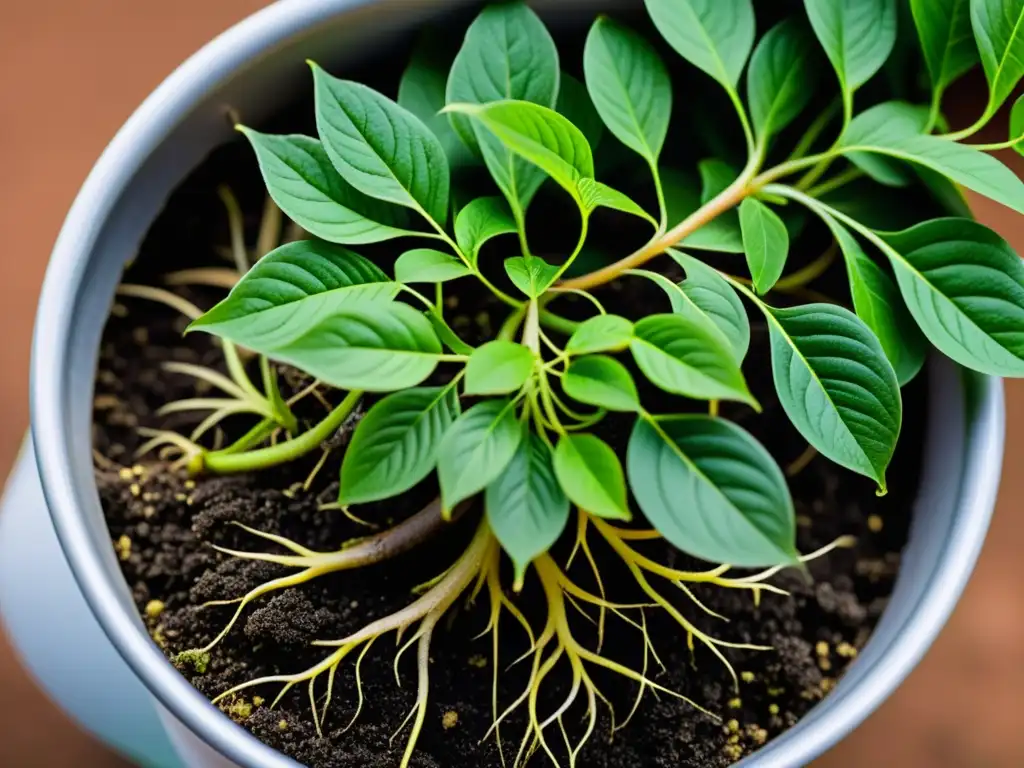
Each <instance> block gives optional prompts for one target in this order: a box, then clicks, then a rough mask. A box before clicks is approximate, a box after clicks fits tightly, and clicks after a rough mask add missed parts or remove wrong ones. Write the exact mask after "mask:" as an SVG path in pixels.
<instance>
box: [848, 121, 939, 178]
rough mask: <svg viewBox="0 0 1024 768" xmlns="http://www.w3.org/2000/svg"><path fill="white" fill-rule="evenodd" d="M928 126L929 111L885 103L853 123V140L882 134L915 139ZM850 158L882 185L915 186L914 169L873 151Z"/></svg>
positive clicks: (851, 128)
mask: <svg viewBox="0 0 1024 768" xmlns="http://www.w3.org/2000/svg"><path fill="white" fill-rule="evenodd" d="M927 126H928V108H927V107H922V106H919V105H917V104H908V103H907V102H905V101H886V102H883V103H881V104H877V105H876V106H874V107H871V108H870V109H867V110H865V111H864V112H862V113H861V114H859V115H857V116H856V117H855V118H854V119H853V122H852V123H851V124H850V128H849V133H848V134H847V135H852V136H853V137H854V138H856V137H858V136H861V135H868V136H870V135H873V134H875V133H876V132H879V131H881V132H882V133H884V134H885V135H887V136H893V137H897V136H904V137H905V136H915V135H919V134H922V133H924V132H925V129H926V128H927ZM847 158H848V159H849V160H850V162H852V163H853V164H854V165H856V166H857V167H858V168H860V169H861V170H862V171H864V173H866V174H868V175H869V176H870V177H871V178H873V179H874V180H875V181H877V182H879V183H880V184H885V185H886V186H890V187H905V186H908V185H909V184H911V183H913V181H914V179H915V176H914V174H913V166H910V167H908V166H907V164H906V163H904V162H902V161H899V160H895V159H894V158H891V157H888V156H886V155H878V154H873V153H871V152H850V153H849V154H848V155H847Z"/></svg>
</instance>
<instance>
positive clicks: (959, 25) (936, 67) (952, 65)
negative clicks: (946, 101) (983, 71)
mask: <svg viewBox="0 0 1024 768" xmlns="http://www.w3.org/2000/svg"><path fill="white" fill-rule="evenodd" d="M970 6H971V0H910V8H911V10H912V11H913V14H914V26H916V27H917V36H918V37H919V38H920V40H921V49H922V51H923V52H924V60H925V64H927V65H928V72H929V74H930V75H931V78H932V87H933V88H934V90H935V92H936V93H939V94H941V93H942V92H943V91H945V90H946V87H947V86H948V85H949V84H950V83H952V82H953V81H954V80H956V79H957V78H958V77H960V75H962V74H964V73H965V72H966V71H967V70H969V69H970V68H971V67H973V66H974V65H975V64H976V63H977V61H978V49H977V47H976V46H975V44H974V34H973V31H972V29H971V11H970Z"/></svg>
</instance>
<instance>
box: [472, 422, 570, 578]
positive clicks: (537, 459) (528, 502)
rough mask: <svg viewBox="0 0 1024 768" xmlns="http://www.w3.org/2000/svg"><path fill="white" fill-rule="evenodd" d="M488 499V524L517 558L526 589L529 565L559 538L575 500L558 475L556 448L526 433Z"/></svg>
mask: <svg viewBox="0 0 1024 768" xmlns="http://www.w3.org/2000/svg"><path fill="white" fill-rule="evenodd" d="M484 498H485V501H486V505H487V522H488V524H489V525H490V527H491V530H492V531H493V532H494V536H495V537H496V538H497V539H498V541H499V542H500V543H501V546H502V548H503V549H504V550H505V551H506V552H507V553H508V556H509V557H510V558H511V559H512V563H513V565H514V566H515V574H516V575H515V580H516V589H520V588H521V587H522V582H523V579H524V578H525V576H526V568H527V566H529V564H530V563H531V562H532V561H533V560H534V558H536V557H538V556H539V555H542V554H544V553H545V552H547V551H548V550H549V549H550V548H551V547H552V545H553V544H554V543H555V542H556V541H558V537H559V536H561V535H562V531H563V530H565V525H566V523H567V522H568V521H569V509H570V507H569V499H568V498H567V497H566V495H565V492H564V491H563V490H562V486H561V485H559V483H558V478H556V477H555V469H554V466H553V463H552V456H551V449H550V448H548V447H547V445H546V444H545V443H544V441H543V440H541V439H540V438H539V437H537V436H536V435H533V434H526V435H525V436H524V437H523V440H522V442H521V443H520V444H519V447H518V448H517V449H516V452H515V455H513V457H512V461H511V462H509V464H508V466H507V467H506V468H505V471H504V472H502V473H501V475H500V476H499V477H498V479H497V480H495V481H494V482H493V483H491V484H490V485H488V486H487V491H486V493H485V495H484Z"/></svg>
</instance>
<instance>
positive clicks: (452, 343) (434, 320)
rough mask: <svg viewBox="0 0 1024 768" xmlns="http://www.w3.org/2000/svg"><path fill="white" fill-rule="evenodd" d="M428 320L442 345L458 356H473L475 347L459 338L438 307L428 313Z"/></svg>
mask: <svg viewBox="0 0 1024 768" xmlns="http://www.w3.org/2000/svg"><path fill="white" fill-rule="evenodd" d="M427 319H428V320H429V321H430V324H431V325H432V326H434V331H435V332H436V333H437V337H438V338H439V339H440V340H441V343H442V344H444V345H445V346H446V347H448V349H450V350H451V351H452V352H454V353H455V354H457V355H471V354H473V347H471V346H469V344H467V343H466V342H464V341H463V340H462V339H460V338H459V336H458V334H457V333H455V331H453V330H452V329H451V326H449V325H448V323H446V322H445V320H444V317H443V315H442V314H441V313H440V312H439V311H438V310H437V308H436V307H434V308H433V309H430V310H429V311H428V312H427Z"/></svg>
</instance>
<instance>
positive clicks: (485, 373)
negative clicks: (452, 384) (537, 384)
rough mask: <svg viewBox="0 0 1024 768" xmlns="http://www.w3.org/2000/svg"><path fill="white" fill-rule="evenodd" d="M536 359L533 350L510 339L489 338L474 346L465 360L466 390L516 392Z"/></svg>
mask: <svg viewBox="0 0 1024 768" xmlns="http://www.w3.org/2000/svg"><path fill="white" fill-rule="evenodd" d="M536 362H537V359H536V358H535V357H534V355H533V352H531V351H530V350H529V349H527V348H526V347H524V346H523V345H522V344H516V343H515V342H512V341H492V342H490V343H488V344H484V345H483V346H482V347H477V348H476V350H475V351H474V352H473V354H472V356H471V357H470V358H469V362H468V363H466V394H467V395H505V394H508V393H510V392H518V391H519V390H520V389H522V387H523V385H524V384H526V381H527V380H528V379H529V378H530V374H532V373H533V367H534V365H535V364H536Z"/></svg>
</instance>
